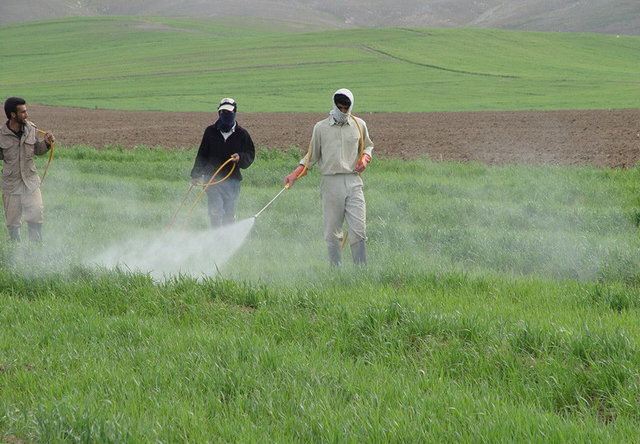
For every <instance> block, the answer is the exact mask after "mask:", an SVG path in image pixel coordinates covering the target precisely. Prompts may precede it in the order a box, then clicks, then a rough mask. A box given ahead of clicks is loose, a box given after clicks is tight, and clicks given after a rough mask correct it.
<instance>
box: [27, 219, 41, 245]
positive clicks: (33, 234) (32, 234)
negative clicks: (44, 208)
mask: <svg viewBox="0 0 640 444" xmlns="http://www.w3.org/2000/svg"><path fill="white" fill-rule="evenodd" d="M29 241H31V242H41V241H42V224H37V223H35V222H29Z"/></svg>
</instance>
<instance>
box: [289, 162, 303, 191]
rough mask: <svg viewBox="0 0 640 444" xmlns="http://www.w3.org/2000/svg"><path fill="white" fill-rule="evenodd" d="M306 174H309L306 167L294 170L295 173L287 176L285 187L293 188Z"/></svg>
mask: <svg viewBox="0 0 640 444" xmlns="http://www.w3.org/2000/svg"><path fill="white" fill-rule="evenodd" d="M305 174H307V171H306V170H305V168H304V165H298V166H297V167H296V169H295V170H293V173H291V174H289V175H288V176H285V178H284V185H285V186H287V187H292V186H293V184H294V183H296V179H299V178H300V177H302V176H304V175H305Z"/></svg>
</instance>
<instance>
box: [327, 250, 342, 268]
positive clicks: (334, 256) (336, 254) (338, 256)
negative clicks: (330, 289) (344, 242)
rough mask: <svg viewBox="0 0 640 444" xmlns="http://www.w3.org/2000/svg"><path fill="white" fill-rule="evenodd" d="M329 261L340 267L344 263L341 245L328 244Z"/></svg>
mask: <svg viewBox="0 0 640 444" xmlns="http://www.w3.org/2000/svg"><path fill="white" fill-rule="evenodd" d="M327 250H328V251H329V262H331V265H333V266H334V267H339V266H340V265H341V264H342V252H341V251H340V245H328V246H327Z"/></svg>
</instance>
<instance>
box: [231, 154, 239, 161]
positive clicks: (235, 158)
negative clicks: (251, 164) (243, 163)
mask: <svg viewBox="0 0 640 444" xmlns="http://www.w3.org/2000/svg"><path fill="white" fill-rule="evenodd" d="M231 161H232V162H235V163H238V162H239V161H240V154H238V153H233V154H232V155H231Z"/></svg>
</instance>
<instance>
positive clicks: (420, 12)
mask: <svg viewBox="0 0 640 444" xmlns="http://www.w3.org/2000/svg"><path fill="white" fill-rule="evenodd" d="M96 15H162V16H175V15H193V16H203V15H215V16H246V17H259V18H267V19H278V20H286V21H291V22H299V23H301V24H302V25H304V26H307V27H309V28H316V29H317V28H341V27H380V26H417V27H442V26H445V27H486V28H501V29H513V30H532V31H563V32H599V33H607V34H625V35H640V1H638V0H509V1H502V0H432V1H424V0H379V1H371V0H347V1H345V0H234V1H227V2H221V1H215V0H2V1H1V2H0V24H6V23H13V22H20V21H26V20H39V19H48V18H59V17H72V16H96Z"/></svg>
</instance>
